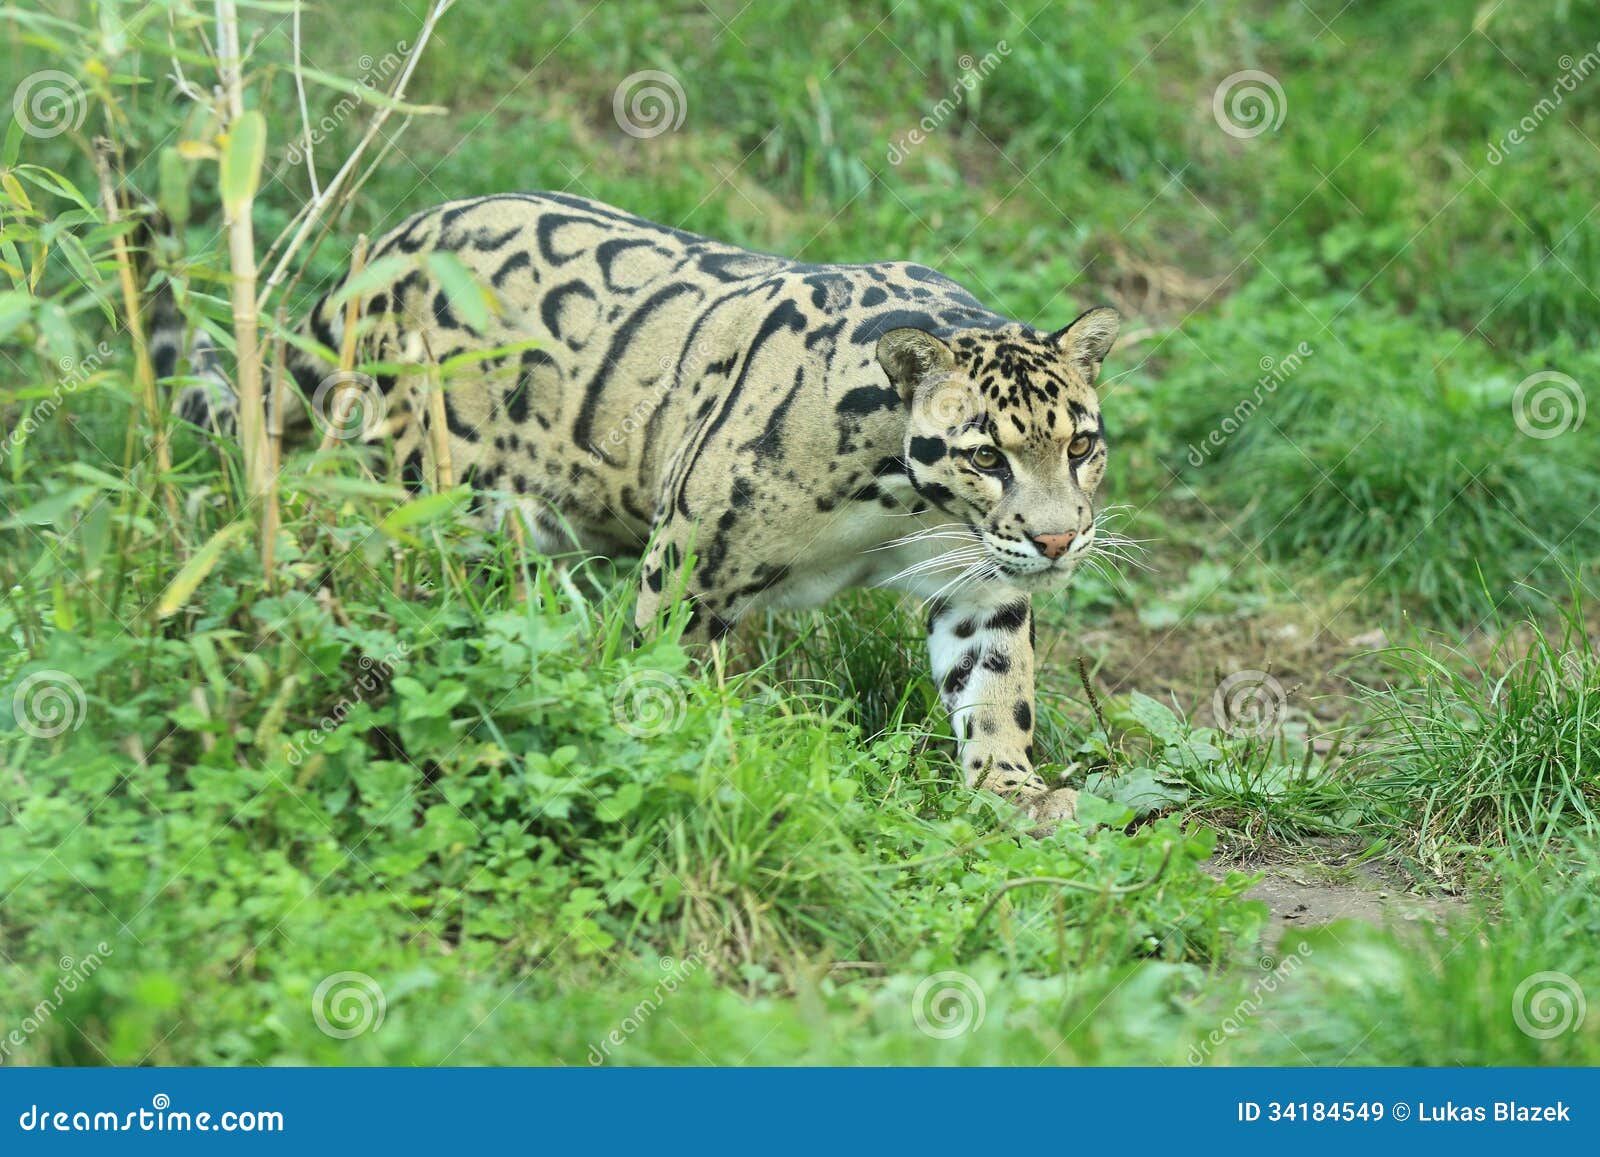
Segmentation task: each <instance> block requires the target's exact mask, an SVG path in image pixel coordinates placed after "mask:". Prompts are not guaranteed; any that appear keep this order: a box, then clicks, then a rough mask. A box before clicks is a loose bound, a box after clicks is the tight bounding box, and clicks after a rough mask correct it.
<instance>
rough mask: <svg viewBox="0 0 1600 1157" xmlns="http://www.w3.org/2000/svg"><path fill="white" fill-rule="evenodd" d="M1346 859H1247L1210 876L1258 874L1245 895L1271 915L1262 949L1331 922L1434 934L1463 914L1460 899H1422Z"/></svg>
mask: <svg viewBox="0 0 1600 1157" xmlns="http://www.w3.org/2000/svg"><path fill="white" fill-rule="evenodd" d="M1349 858H1350V857H1349V856H1340V855H1335V856H1333V857H1331V858H1330V859H1329V860H1309V859H1294V858H1288V857H1273V858H1264V857H1253V858H1252V859H1250V860H1246V861H1244V862H1234V863H1218V864H1215V865H1214V866H1213V867H1212V868H1211V871H1212V872H1213V874H1215V875H1218V876H1221V875H1222V874H1223V873H1224V872H1226V871H1229V870H1236V871H1246V872H1260V873H1262V875H1263V879H1262V880H1261V882H1260V883H1259V884H1257V885H1256V886H1255V887H1254V888H1252V889H1251V890H1250V892H1249V893H1248V894H1249V897H1250V898H1251V899H1252V900H1260V901H1262V902H1263V903H1264V904H1266V905H1267V908H1268V909H1269V910H1270V911H1271V913H1272V916H1271V920H1270V922H1269V923H1268V925H1267V930H1266V932H1265V933H1264V934H1263V935H1262V941H1261V942H1262V946H1263V947H1264V948H1266V949H1268V950H1270V949H1272V948H1274V947H1275V946H1276V945H1277V944H1278V942H1279V941H1280V940H1281V939H1282V938H1283V936H1284V934H1285V933H1289V932H1293V931H1294V930H1295V929H1301V928H1315V927H1318V926H1320V925H1323V924H1331V923H1333V922H1334V921H1335V920H1359V921H1361V922H1362V923H1364V924H1371V925H1373V926H1384V927H1394V926H1404V925H1408V924H1409V925H1415V926H1416V927H1417V928H1418V929H1419V930H1437V929H1439V928H1440V927H1442V926H1443V924H1444V922H1445V921H1446V920H1447V919H1449V918H1450V917H1452V916H1456V915H1460V914H1461V913H1464V912H1466V911H1467V910H1468V904H1467V900H1466V898H1465V897H1462V896H1446V895H1423V894H1422V893H1420V892H1418V891H1417V890H1416V889H1415V888H1414V887H1413V886H1412V885H1411V884H1410V883H1409V882H1408V881H1406V880H1403V879H1401V878H1399V877H1398V876H1397V875H1395V874H1392V873H1390V872H1388V871H1386V870H1385V869H1384V868H1383V867H1382V866H1380V865H1374V864H1370V863H1360V864H1352V863H1348V862H1344V861H1348V860H1349Z"/></svg>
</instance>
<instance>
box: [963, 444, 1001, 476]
mask: <svg viewBox="0 0 1600 1157" xmlns="http://www.w3.org/2000/svg"><path fill="white" fill-rule="evenodd" d="M971 458H972V464H973V465H974V466H976V467H977V468H978V469H979V470H999V469H1000V468H1001V467H1002V466H1004V465H1005V464H1006V459H1005V455H1003V454H1001V453H1000V451H998V450H996V449H995V448H994V447H993V446H979V447H978V448H977V449H976V450H974V451H973V452H972V454H971Z"/></svg>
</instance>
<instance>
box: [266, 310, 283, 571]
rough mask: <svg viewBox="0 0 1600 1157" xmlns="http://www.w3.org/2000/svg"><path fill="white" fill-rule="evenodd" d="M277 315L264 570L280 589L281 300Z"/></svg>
mask: <svg viewBox="0 0 1600 1157" xmlns="http://www.w3.org/2000/svg"><path fill="white" fill-rule="evenodd" d="M274 317H275V324H274V326H273V339H272V405H271V407H270V408H269V409H268V411H267V493H266V497H265V502H264V503H263V506H262V510H261V572H262V574H263V575H264V576H265V577H266V580H267V589H268V590H276V589H277V586H278V584H277V582H276V580H275V578H274V574H275V569H274V567H273V565H272V564H273V552H274V551H275V550H276V549H277V545H276V544H277V540H278V527H279V525H281V519H280V512H279V508H278V466H279V464H280V463H281V462H282V461H283V393H284V390H283V378H284V373H285V368H284V362H285V360H286V356H287V355H286V349H285V347H286V345H287V343H286V342H285V341H284V338H283V332H284V330H283V305H282V304H281V303H280V304H279V306H278V312H277V313H276V314H275V315H274Z"/></svg>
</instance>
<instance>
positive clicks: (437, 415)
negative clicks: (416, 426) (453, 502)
mask: <svg viewBox="0 0 1600 1157" xmlns="http://www.w3.org/2000/svg"><path fill="white" fill-rule="evenodd" d="M422 346H423V349H424V350H426V351H427V355H428V369H427V372H426V374H425V375H424V376H423V379H422V388H423V389H424V390H426V391H427V392H428V399H427V405H428V437H429V439H430V440H431V441H432V442H433V486H434V489H435V490H439V491H444V490H449V489H450V488H451V487H452V486H454V485H455V484H456V471H455V465H454V463H453V462H452V461H451V458H450V427H449V423H448V422H447V420H446V418H445V412H444V378H443V377H441V376H440V374H439V362H438V360H437V359H436V358H435V357H434V356H433V350H432V349H431V348H430V347H429V346H428V338H427V335H426V334H424V335H423V338H422Z"/></svg>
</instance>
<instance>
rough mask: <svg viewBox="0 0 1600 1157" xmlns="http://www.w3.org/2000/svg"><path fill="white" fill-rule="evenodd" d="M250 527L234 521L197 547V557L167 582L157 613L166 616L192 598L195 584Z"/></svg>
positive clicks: (200, 580)
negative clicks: (231, 543)
mask: <svg viewBox="0 0 1600 1157" xmlns="http://www.w3.org/2000/svg"><path fill="white" fill-rule="evenodd" d="M248 529H249V523H247V522H243V521H237V522H230V523H228V525H227V526H224V527H223V528H222V529H221V530H219V531H217V533H215V534H213V535H212V536H211V539H210V541H208V542H207V543H206V544H205V545H204V546H202V547H201V548H200V549H199V550H197V551H195V553H194V557H193V558H191V559H190V560H189V561H188V562H186V563H184V564H183V569H182V570H180V571H179V572H178V573H177V574H176V575H175V576H174V577H173V579H172V581H171V582H170V583H168V584H167V589H166V590H165V591H163V592H162V594H161V601H160V602H158V603H157V604H156V616H157V617H158V618H163V619H164V618H166V617H167V616H168V615H171V614H172V613H173V612H175V611H177V610H178V609H179V608H181V607H182V606H183V604H184V603H186V602H188V601H189V596H190V595H192V594H194V592H195V588H197V587H198V586H199V585H200V584H201V582H203V581H204V580H205V577H206V575H208V574H210V573H211V569H212V568H213V567H214V566H216V565H217V562H218V561H219V560H220V559H221V558H222V552H223V551H224V550H225V549H227V546H228V544H229V543H230V542H232V541H233V540H234V539H236V538H238V537H239V536H240V535H242V534H243V533H244V532H245V531H246V530H248Z"/></svg>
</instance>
